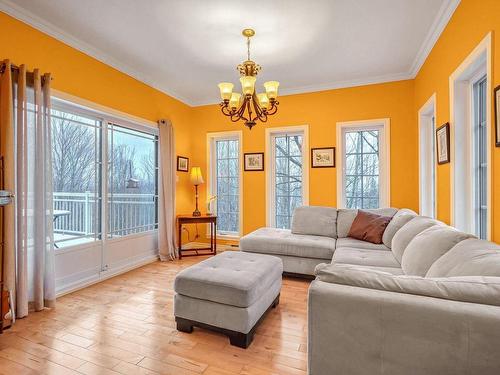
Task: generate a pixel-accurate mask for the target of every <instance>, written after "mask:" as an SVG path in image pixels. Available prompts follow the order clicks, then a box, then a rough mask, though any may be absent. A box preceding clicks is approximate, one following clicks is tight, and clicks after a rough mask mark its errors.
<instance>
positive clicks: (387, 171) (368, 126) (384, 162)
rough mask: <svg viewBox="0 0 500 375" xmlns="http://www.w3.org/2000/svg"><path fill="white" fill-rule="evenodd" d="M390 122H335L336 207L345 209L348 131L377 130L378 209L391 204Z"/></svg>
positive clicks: (381, 120) (375, 120) (377, 120)
mask: <svg viewBox="0 0 500 375" xmlns="http://www.w3.org/2000/svg"><path fill="white" fill-rule="evenodd" d="M390 124H391V121H390V119H388V118H382V119H370V120H360V121H344V122H337V143H336V144H337V160H339V161H340V166H339V167H338V168H337V207H338V208H345V207H346V204H345V200H346V199H345V191H344V186H345V183H344V182H345V165H346V161H345V153H344V149H345V133H346V132H348V131H366V130H379V131H380V133H379V134H380V135H379V168H380V169H379V207H389V206H390V203H391V165H390V164H391V163H390V160H391V157H390V152H391V146H390V140H391V133H390Z"/></svg>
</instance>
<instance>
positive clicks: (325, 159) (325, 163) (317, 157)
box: [311, 147, 335, 168]
mask: <svg viewBox="0 0 500 375" xmlns="http://www.w3.org/2000/svg"><path fill="white" fill-rule="evenodd" d="M334 167H335V147H320V148H311V168H334Z"/></svg>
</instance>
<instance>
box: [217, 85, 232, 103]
mask: <svg viewBox="0 0 500 375" xmlns="http://www.w3.org/2000/svg"><path fill="white" fill-rule="evenodd" d="M218 86H219V90H220V97H221V98H222V100H229V99H231V93H232V92H233V86H234V85H233V84H232V83H230V82H222V83H219V85H218Z"/></svg>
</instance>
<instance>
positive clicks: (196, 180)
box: [191, 167, 204, 216]
mask: <svg viewBox="0 0 500 375" xmlns="http://www.w3.org/2000/svg"><path fill="white" fill-rule="evenodd" d="M203 182H204V181H203V176H202V175H201V168H200V167H192V168H191V183H192V184H193V185H194V188H195V197H196V209H195V210H194V212H193V216H201V212H200V210H198V185H201V184H202V183H203Z"/></svg>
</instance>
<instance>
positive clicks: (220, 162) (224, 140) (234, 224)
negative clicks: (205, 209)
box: [208, 131, 241, 237]
mask: <svg viewBox="0 0 500 375" xmlns="http://www.w3.org/2000/svg"><path fill="white" fill-rule="evenodd" d="M240 143H241V132H240V131H236V132H225V133H211V134H209V135H208V144H209V149H210V158H209V159H210V160H209V171H210V183H209V195H210V196H216V199H214V201H213V202H212V203H210V205H211V207H210V209H211V210H212V211H213V212H214V213H217V235H218V236H226V237H233V236H234V237H237V236H239V235H240V233H241V230H240V228H241V218H240V211H241V207H240V199H241V190H240V188H241V182H240V179H241V165H240V164H241V153H240Z"/></svg>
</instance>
